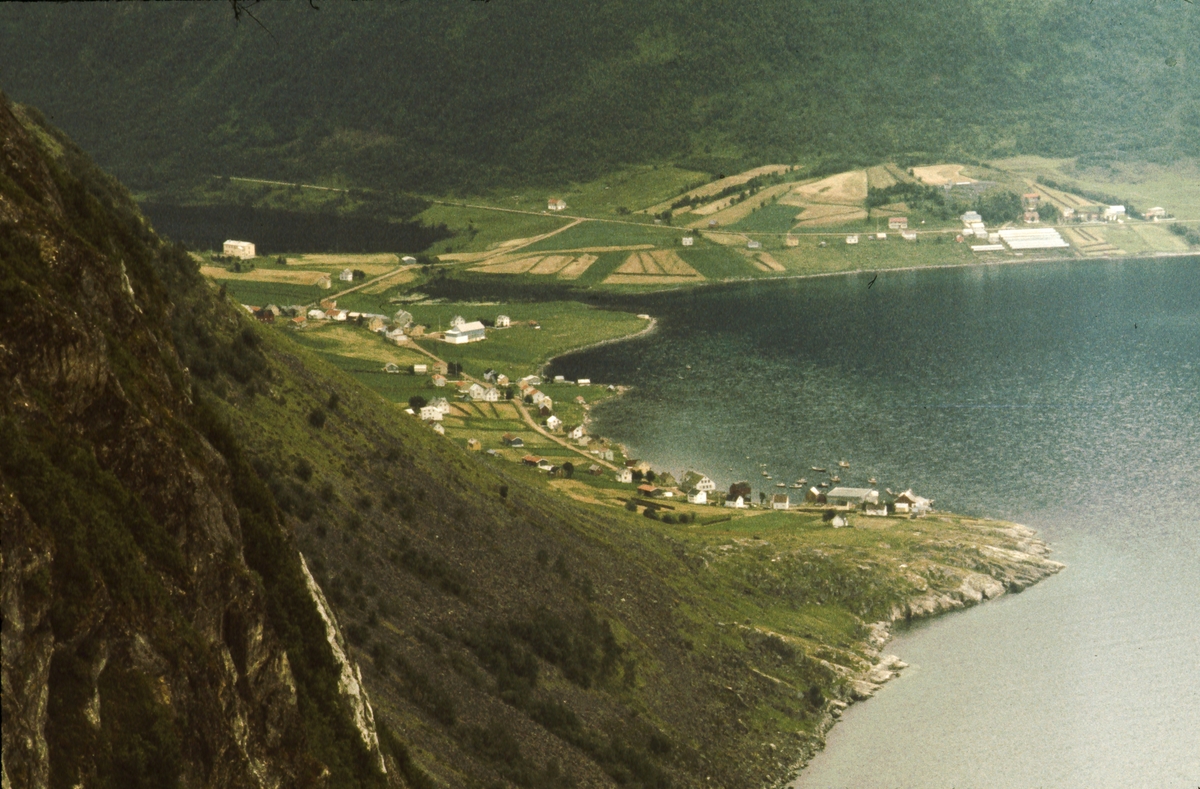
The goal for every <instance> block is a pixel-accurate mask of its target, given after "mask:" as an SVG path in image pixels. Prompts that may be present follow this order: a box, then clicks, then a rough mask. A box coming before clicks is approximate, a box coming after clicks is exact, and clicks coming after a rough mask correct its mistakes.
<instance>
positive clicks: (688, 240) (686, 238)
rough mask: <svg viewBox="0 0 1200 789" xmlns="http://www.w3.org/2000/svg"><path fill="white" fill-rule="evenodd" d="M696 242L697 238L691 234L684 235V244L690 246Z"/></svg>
mask: <svg viewBox="0 0 1200 789" xmlns="http://www.w3.org/2000/svg"><path fill="white" fill-rule="evenodd" d="M695 242H696V239H694V238H692V237H691V236H684V237H683V245H684V246H685V247H690V246H691V245H692V244H694V243H695Z"/></svg>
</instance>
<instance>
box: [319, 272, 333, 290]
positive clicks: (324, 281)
mask: <svg viewBox="0 0 1200 789" xmlns="http://www.w3.org/2000/svg"><path fill="white" fill-rule="evenodd" d="M316 284H317V287H318V288H321V289H322V290H329V289H330V288H332V287H333V280H332V279H330V278H329V275H328V274H322V275H321V276H319V277H317V283H316Z"/></svg>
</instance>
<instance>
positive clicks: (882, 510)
mask: <svg viewBox="0 0 1200 789" xmlns="http://www.w3.org/2000/svg"><path fill="white" fill-rule="evenodd" d="M863 512H864V513H866V514H867V515H875V516H882V515H887V505H886V504H882V503H880V504H866V505H864V507H863Z"/></svg>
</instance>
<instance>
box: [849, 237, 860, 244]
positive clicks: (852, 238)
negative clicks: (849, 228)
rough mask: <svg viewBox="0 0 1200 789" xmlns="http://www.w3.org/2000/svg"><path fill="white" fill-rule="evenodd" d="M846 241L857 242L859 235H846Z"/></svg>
mask: <svg viewBox="0 0 1200 789" xmlns="http://www.w3.org/2000/svg"><path fill="white" fill-rule="evenodd" d="M846 243H847V244H857V243H858V236H846Z"/></svg>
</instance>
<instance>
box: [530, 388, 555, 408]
mask: <svg viewBox="0 0 1200 789" xmlns="http://www.w3.org/2000/svg"><path fill="white" fill-rule="evenodd" d="M529 397H530V401H529V402H531V403H533V404H534V405H538V406H540V405H541V404H542V403H544V402H546V401H547V400H548V399H550V397H549V395H547V394H546V393H545V392H543V391H542V390H541V389H534V390H533V391H531V392H529Z"/></svg>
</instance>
